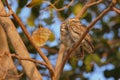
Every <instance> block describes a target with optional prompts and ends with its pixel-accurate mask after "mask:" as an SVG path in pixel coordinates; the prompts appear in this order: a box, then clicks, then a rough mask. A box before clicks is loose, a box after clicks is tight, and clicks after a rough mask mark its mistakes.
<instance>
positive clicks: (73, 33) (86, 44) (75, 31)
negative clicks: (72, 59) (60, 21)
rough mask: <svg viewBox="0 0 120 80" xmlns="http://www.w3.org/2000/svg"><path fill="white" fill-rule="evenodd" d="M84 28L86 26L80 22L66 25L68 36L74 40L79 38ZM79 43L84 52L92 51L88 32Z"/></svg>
mask: <svg viewBox="0 0 120 80" xmlns="http://www.w3.org/2000/svg"><path fill="white" fill-rule="evenodd" d="M85 30H86V27H84V26H83V25H81V24H80V23H79V24H75V25H73V26H69V27H68V31H69V34H70V37H71V39H72V40H73V41H74V42H77V41H78V40H79V39H80V37H81V36H82V34H83V33H84V32H85ZM81 45H82V46H83V48H84V50H85V51H86V52H88V53H92V52H93V49H94V48H93V45H92V40H91V37H90V35H89V34H87V35H86V37H85V38H84V40H83V41H82V44H81Z"/></svg>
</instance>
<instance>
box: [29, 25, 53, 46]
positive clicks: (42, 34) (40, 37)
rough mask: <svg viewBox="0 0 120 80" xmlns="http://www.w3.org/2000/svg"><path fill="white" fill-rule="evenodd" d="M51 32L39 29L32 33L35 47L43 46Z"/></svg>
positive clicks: (46, 29)
mask: <svg viewBox="0 0 120 80" xmlns="http://www.w3.org/2000/svg"><path fill="white" fill-rule="evenodd" d="M50 34H51V31H50V30H49V29H48V28H43V27H40V28H38V29H37V30H35V31H34V32H33V33H32V36H31V38H32V40H33V42H34V43H35V44H36V46H38V47H41V46H43V45H45V43H46V42H47V40H48V39H49V37H50Z"/></svg>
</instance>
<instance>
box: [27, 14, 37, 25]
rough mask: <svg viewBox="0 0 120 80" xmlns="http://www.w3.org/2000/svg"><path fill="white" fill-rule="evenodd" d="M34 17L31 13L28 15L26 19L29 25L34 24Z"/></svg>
mask: <svg viewBox="0 0 120 80" xmlns="http://www.w3.org/2000/svg"><path fill="white" fill-rule="evenodd" d="M34 19H35V17H34V16H33V15H30V16H29V17H28V19H27V24H28V25H30V26H35V23H34Z"/></svg>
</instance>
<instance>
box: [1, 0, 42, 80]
mask: <svg viewBox="0 0 120 80" xmlns="http://www.w3.org/2000/svg"><path fill="white" fill-rule="evenodd" d="M0 11H1V13H2V14H6V11H5V9H4V6H3V4H2V1H1V0H0ZM0 24H1V25H2V27H3V28H4V30H5V32H6V34H7V36H8V37H9V39H10V41H11V44H12V45H13V47H14V49H15V52H16V53H17V54H18V55H19V56H21V57H25V58H29V57H30V56H29V53H28V51H27V49H26V47H25V45H24V43H23V41H22V40H21V38H20V36H19V34H18V32H17V30H16V28H15V26H14V24H13V23H12V21H11V19H10V18H9V17H0ZM21 64H22V66H23V69H24V71H25V73H26V75H27V77H28V78H29V79H31V80H36V79H37V80H42V76H41V74H40V73H39V71H38V70H37V68H36V66H35V65H34V63H33V62H30V61H21Z"/></svg>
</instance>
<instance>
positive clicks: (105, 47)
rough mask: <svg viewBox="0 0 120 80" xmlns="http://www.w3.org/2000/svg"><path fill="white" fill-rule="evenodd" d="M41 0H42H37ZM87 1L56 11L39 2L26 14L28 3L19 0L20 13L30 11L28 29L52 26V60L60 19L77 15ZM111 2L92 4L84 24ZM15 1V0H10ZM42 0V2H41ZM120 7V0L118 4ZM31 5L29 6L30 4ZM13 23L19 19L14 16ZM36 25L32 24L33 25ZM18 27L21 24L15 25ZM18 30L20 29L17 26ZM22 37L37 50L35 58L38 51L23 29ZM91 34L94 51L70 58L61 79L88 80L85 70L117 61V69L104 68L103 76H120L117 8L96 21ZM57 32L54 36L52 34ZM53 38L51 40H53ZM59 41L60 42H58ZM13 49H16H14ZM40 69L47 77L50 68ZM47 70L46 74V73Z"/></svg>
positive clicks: (63, 0) (62, 2) (47, 51)
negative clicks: (78, 58) (80, 57)
mask: <svg viewBox="0 0 120 80" xmlns="http://www.w3.org/2000/svg"><path fill="white" fill-rule="evenodd" d="M32 1H34V0H32ZM38 1H39V0H38ZM41 1H43V0H41ZM55 1H56V0H50V2H51V3H54V2H55ZM68 2H70V0H60V1H58V3H56V4H55V7H57V8H61V7H63V6H64V5H65V4H66V3H68ZM84 3H85V1H84V0H75V2H74V4H73V5H72V6H70V7H69V8H66V9H64V10H62V11H60V12H57V11H56V10H55V9H54V8H51V7H50V8H48V9H47V10H44V9H45V8H46V7H48V6H49V5H48V4H47V3H42V2H39V3H35V5H36V4H37V5H36V6H34V5H33V7H32V6H30V7H32V8H29V10H31V12H30V13H27V11H26V12H24V13H26V15H24V14H23V13H22V11H23V9H25V8H26V5H27V0H24V1H23V0H18V1H17V4H18V7H17V9H16V13H17V14H21V15H23V16H27V15H29V16H28V17H27V18H26V19H25V20H26V24H27V25H26V28H28V30H29V32H30V33H32V32H33V31H34V30H35V29H37V26H39V25H43V27H47V28H49V29H50V30H52V31H53V32H54V33H52V35H50V36H51V37H50V39H49V41H48V42H47V43H46V45H45V46H47V47H48V48H47V49H46V48H44V47H43V48H44V50H43V51H44V52H45V54H46V56H48V57H49V59H50V60H51V62H52V63H53V65H54V63H55V60H54V59H56V54H57V52H53V53H54V54H50V53H52V52H50V49H51V48H52V50H57V51H58V47H59V42H60V40H59V35H60V34H59V30H57V29H59V28H60V24H59V23H60V22H61V23H62V22H63V20H65V19H67V18H69V17H74V15H75V14H76V13H78V12H79V9H80V8H81V7H82V5H84ZM108 3H109V0H106V1H104V3H101V4H98V5H94V6H93V7H90V8H89V9H88V10H87V12H86V13H85V14H84V16H83V17H82V20H81V23H82V24H84V25H88V24H89V23H90V22H92V20H93V19H94V18H95V17H96V16H98V15H99V14H100V12H102V10H103V9H105V8H107V5H108ZM11 4H12V1H11ZM38 4H39V5H38ZM14 5H16V4H12V5H11V6H13V7H14ZM117 6H118V7H120V4H118V5H117ZM27 9H28V8H27ZM21 20H23V21H24V18H21ZM13 22H14V24H16V22H15V21H14V20H13ZM30 26H33V27H30ZM16 27H17V28H18V27H19V26H18V25H16ZM18 30H19V29H18ZM20 34H21V37H22V39H23V41H24V42H25V44H26V46H27V48H28V50H29V52H30V54H33V53H34V56H32V57H33V58H36V59H37V53H36V51H35V49H34V48H32V46H31V44H30V43H29V41H26V39H25V36H23V35H24V34H23V32H21V33H20ZM90 34H91V36H92V39H93V44H94V47H95V50H94V54H93V55H89V54H86V55H85V58H84V59H83V60H82V61H81V60H76V59H74V58H73V59H69V61H68V64H69V65H68V66H67V65H66V66H67V68H69V67H71V68H69V69H67V70H64V71H63V74H62V75H61V77H60V80H75V79H76V80H77V78H78V79H81V80H87V79H88V80H89V79H90V77H89V78H87V77H85V76H84V73H86V72H87V73H92V72H94V69H95V64H96V65H98V66H99V67H103V66H105V65H108V64H110V63H111V64H112V65H114V69H112V70H107V69H106V70H105V71H104V73H103V74H104V76H105V77H107V78H109V77H113V78H115V80H117V79H119V78H120V75H119V74H120V70H119V69H120V65H119V62H120V14H117V13H115V12H109V13H107V14H106V15H105V16H104V17H103V18H102V19H101V20H99V22H97V24H96V25H95V26H94V28H93V29H92V30H91V31H90ZM53 35H55V36H53ZM50 41H52V42H50ZM56 42H57V43H56ZM11 51H12V52H13V50H12V49H11ZM80 61H81V62H82V64H79V62H80ZM38 69H39V70H40V72H41V73H42V74H43V76H44V77H45V78H48V76H46V74H47V72H46V71H47V70H46V69H45V68H44V67H39V68H38ZM44 74H45V75H44ZM22 77H23V79H22V80H26V79H25V78H26V76H25V75H24V76H22Z"/></svg>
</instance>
